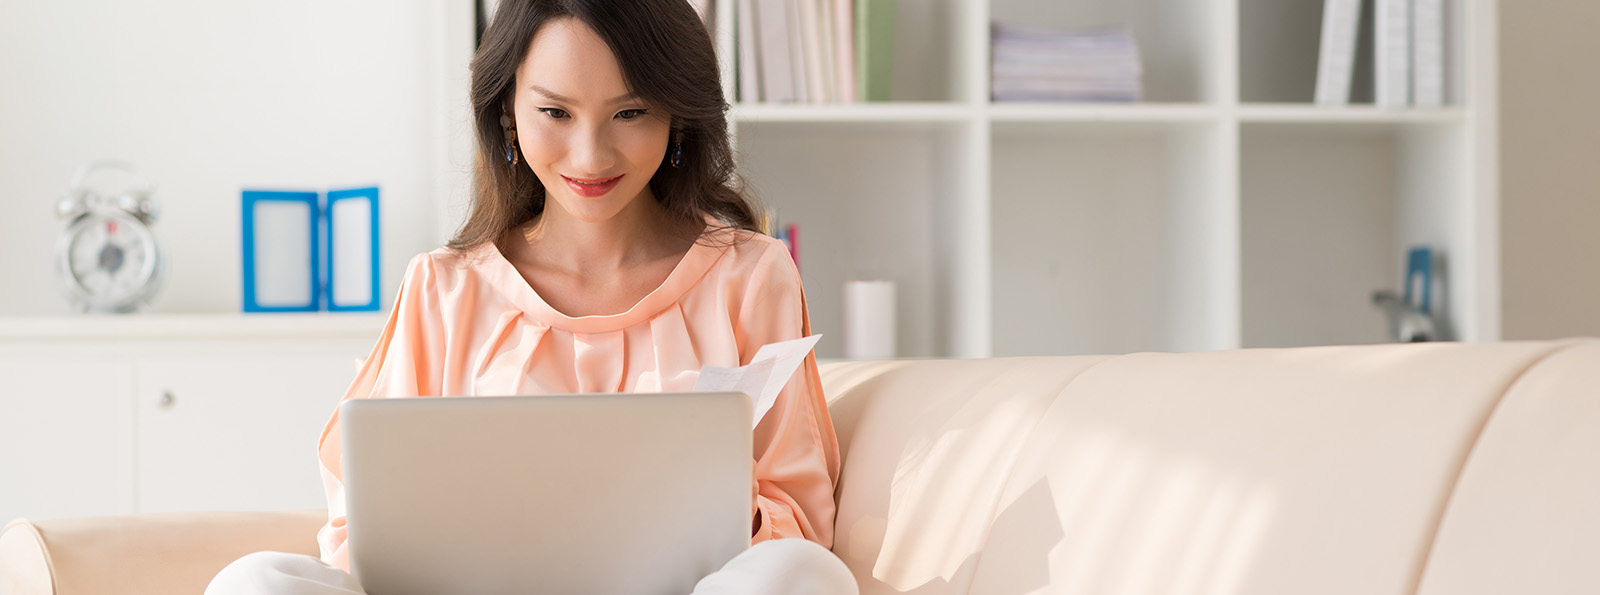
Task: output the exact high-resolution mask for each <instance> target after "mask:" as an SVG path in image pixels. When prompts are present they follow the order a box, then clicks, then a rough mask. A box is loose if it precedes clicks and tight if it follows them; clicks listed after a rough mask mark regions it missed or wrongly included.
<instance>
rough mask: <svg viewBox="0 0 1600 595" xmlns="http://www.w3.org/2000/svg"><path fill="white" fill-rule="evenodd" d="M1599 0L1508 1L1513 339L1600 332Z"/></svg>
mask: <svg viewBox="0 0 1600 595" xmlns="http://www.w3.org/2000/svg"><path fill="white" fill-rule="evenodd" d="M1597 30H1600V3H1597V2H1592V1H1572V0H1516V1H1515V2H1510V1H1503V2H1501V3H1500V85H1501V87H1500V139H1501V150H1500V155H1501V173H1500V176H1501V201H1502V202H1501V211H1502V212H1501V245H1502V257H1501V266H1502V267H1503V269H1502V271H1503V272H1502V279H1503V282H1504V284H1505V285H1504V293H1503V299H1504V308H1503V313H1504V314H1503V315H1504V320H1503V324H1504V336H1505V338H1506V339H1539V338H1557V337H1568V336H1574V335H1590V336H1600V69H1596V67H1595V64H1594V61H1595V58H1596V57H1597V56H1600V36H1597V35H1595V32H1596V31H1597Z"/></svg>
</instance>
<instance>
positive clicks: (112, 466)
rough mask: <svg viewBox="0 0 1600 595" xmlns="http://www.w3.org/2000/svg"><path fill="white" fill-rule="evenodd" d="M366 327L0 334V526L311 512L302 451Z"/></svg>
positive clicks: (78, 328)
mask: <svg viewBox="0 0 1600 595" xmlns="http://www.w3.org/2000/svg"><path fill="white" fill-rule="evenodd" d="M382 323H383V319H382V318H381V317H379V316H376V315H357V316H346V317H333V316H328V317H324V316H284V317H254V318H252V317H238V316H190V317H171V316H148V317H137V318H128V319H104V318H102V319H82V318H69V319H42V320H0V378H4V379H5V382H4V384H3V385H0V518H3V519H10V518H14V517H18V516H27V517H30V518H50V517H63V516H87V515H101V514H120V513H129V512H162V511H190V510H278V509H306V508H321V507H323V506H325V505H326V504H325V501H324V496H323V492H322V483H321V477H320V475H319V473H318V471H317V454H316V445H317V439H318V437H319V436H320V435H321V433H322V429H323V427H324V425H325V424H326V422H327V420H328V418H329V416H330V415H331V414H332V413H333V411H334V408H335V407H337V406H338V403H339V399H340V397H342V396H343V395H344V391H345V389H346V388H347V387H348V386H349V384H350V382H351V380H352V379H354V377H355V373H356V363H357V361H358V359H359V358H362V357H365V356H366V355H367V353H368V352H369V351H370V350H371V348H372V345H373V343H374V342H375V341H376V339H377V337H378V334H379V332H380V331H381V329H382Z"/></svg>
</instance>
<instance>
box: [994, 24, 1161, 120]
mask: <svg viewBox="0 0 1600 595" xmlns="http://www.w3.org/2000/svg"><path fill="white" fill-rule="evenodd" d="M991 40H992V42H993V50H994V52H993V60H994V62H993V69H992V71H991V74H992V77H993V78H992V79H991V82H990V85H991V94H992V96H993V98H994V100H995V101H1138V100H1139V96H1140V92H1141V86H1140V82H1139V79H1140V75H1141V73H1142V69H1141V68H1140V63H1139V44H1138V43H1137V42H1135V41H1134V39H1133V34H1132V33H1131V32H1129V30H1128V29H1127V28H1126V27H1102V28H1093V29H1076V30H1067V31H1048V30H1043V29H1030V28H1023V27H1014V26H1009V25H1001V24H998V23H996V24H994V25H993V27H992V37H991Z"/></svg>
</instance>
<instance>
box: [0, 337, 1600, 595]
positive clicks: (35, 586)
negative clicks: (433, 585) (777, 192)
mask: <svg viewBox="0 0 1600 595" xmlns="http://www.w3.org/2000/svg"><path fill="white" fill-rule="evenodd" d="M823 377H824V382H825V384H826V391H827V394H828V395H829V397H830V401H831V403H832V412H833V417H834V422H835V424H836V425H837V427H838V431H839V440H840V446H841V447H842V448H843V450H844V453H845V461H844V470H843V475H842V477H841V481H840V485H839V494H838V497H839V517H838V523H837V540H836V543H835V546H834V550H835V551H836V552H837V553H838V554H839V555H840V556H841V557H842V558H843V559H844V560H845V561H846V562H847V563H848V564H849V566H850V567H851V569H852V570H853V571H854V572H855V573H856V576H857V577H858V579H859V581H860V583H861V586H862V592H863V593H867V594H876V593H916V594H918V595H945V594H953V593H982V594H994V595H1017V594H1023V593H1096V594H1099V593H1183V594H1189V593H1193V594H1213V593H1215V594H1246V593H1249V594H1285V593H1293V594H1316V593H1329V594H1333V593H1337V594H1371V595H1380V594H1411V593H1423V594H1439V595H1446V594H1449V595H1457V594H1480V593H1481V594H1489V593H1496V594H1499V593H1600V340H1572V341H1561V342H1535V343H1496V344H1471V345H1468V344H1425V345H1388V346H1360V347H1325V348H1302V349H1284V350H1241V351H1228V352H1211V353H1192V354H1151V353H1146V354H1133V355H1124V356H1115V357H1089V356H1085V357H1039V358H996V359H982V360H959V361H938V360H920V361H886V362H853V363H836V364H828V365H826V366H824V369H823ZM321 521H322V515H321V513H319V512H316V511H306V512H258V513H195V514H168V515H131V516H124V517H111V518H98V519H64V520H53V521H42V522H38V523H28V522H25V521H18V522H14V523H12V524H10V525H9V526H8V527H7V528H6V530H5V532H4V534H0V575H3V577H4V578H3V579H0V589H4V591H3V593H5V594H6V595H36V594H54V595H81V594H88V593H105V594H111V593H116V594H122V595H136V594H143V593H161V594H183V593H195V594H197V593H199V592H200V591H201V589H202V588H203V585H204V584H205V582H206V580H207V578H208V577H209V576H210V575H211V573H213V572H215V571H216V569H217V568H220V567H221V566H222V565H223V564H225V563H227V562H228V561H229V560H231V559H233V558H235V557H237V556H239V555H241V554H243V553H246V552H249V551H254V550H261V549H275V550H283V551H298V552H306V553H314V552H315V544H314V541H313V533H314V532H315V530H316V528H317V526H318V525H319V524H320V523H321Z"/></svg>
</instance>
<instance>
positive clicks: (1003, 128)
mask: <svg viewBox="0 0 1600 595" xmlns="http://www.w3.org/2000/svg"><path fill="white" fill-rule="evenodd" d="M733 5H734V2H732V0H724V1H723V2H722V4H721V6H720V7H719V10H720V11H721V14H724V15H731V14H732V7H733ZM1447 5H1448V6H1447V10H1448V11H1449V14H1448V16H1447V43H1446V47H1447V64H1446V69H1447V70H1446V85H1447V97H1446V104H1447V105H1445V106H1444V107H1443V108H1440V109H1431V110H1423V109H1380V108H1377V107H1374V106H1372V105H1371V103H1370V102H1367V103H1360V102H1357V103H1353V104H1352V105H1350V106H1348V107H1342V108H1325V107H1319V106H1316V105H1313V104H1312V103H1311V97H1312V90H1313V86H1314V81H1315V68H1316V51H1317V39H1318V35H1319V31H1320V19H1321V2H1298V3H1288V2H1281V0H1090V1H1088V2H1070V3H1067V2H1045V1H1042V0H987V1H983V0H929V1H927V2H907V1H905V0H902V1H901V2H900V3H899V14H898V22H897V29H898V31H899V34H898V35H897V38H896V47H895V75H894V77H893V85H892V89H893V101H891V102H887V103H873V104H765V103H736V104H735V106H734V109H733V111H732V118H733V126H732V129H733V133H734V136H735V144H736V147H737V149H738V152H739V159H740V163H741V174H742V175H743V176H744V177H745V179H746V180H747V182H748V183H749V184H750V186H751V188H752V189H753V190H754V191H755V194H756V195H757V197H758V198H759V199H760V200H761V201H763V203H764V204H765V205H767V206H769V207H770V208H772V209H773V210H774V211H775V213H776V215H777V217H778V220H779V222H780V223H786V222H794V223H797V224H798V225H799V227H800V232H801V233H800V235H801V237H800V244H801V262H800V264H801V269H802V276H803V277H804V282H805V286H806V290H807V298H808V302H809V305H810V308H811V313H812V323H813V328H814V330H816V331H817V332H821V333H824V334H827V335H833V336H835V337H837V336H840V335H841V334H842V328H841V324H842V323H841V320H840V317H841V313H840V307H841V306H840V302H841V301H842V293H843V290H842V284H843V282H844V281H846V280H849V279H857V278H887V279H893V280H895V281H897V282H898V287H899V296H900V302H899V320H898V323H899V329H900V336H899V343H900V353H901V355H902V356H907V357H921V356H956V357H981V356H990V355H995V356H1005V355H1036V354H1040V355H1042V354H1074V353H1124V352H1133V351H1147V350H1149V351H1191V350H1207V349H1231V348H1239V347H1257V346H1295V345H1320V344H1340V343H1366V342H1377V341H1383V340H1385V338H1386V333H1385V320H1384V318H1383V315H1382V313H1381V312H1380V311H1379V310H1377V309H1376V308H1375V307H1373V306H1372V305H1371V304H1370V296H1371V293H1372V291H1373V290H1376V289H1399V286H1400V281H1401V280H1400V276H1401V274H1402V270H1403V269H1402V267H1403V259H1404V255H1405V254H1404V253H1405V249H1406V248H1407V247H1408V246H1410V245H1413V244H1418V243H1427V244H1431V245H1433V246H1435V248H1436V249H1438V250H1441V251H1442V252H1443V253H1444V255H1445V258H1446V259H1447V260H1446V266H1447V271H1446V272H1447V277H1446V279H1445V283H1446V287H1445V291H1446V292H1447V295H1448V303H1447V306H1446V308H1447V310H1448V313H1447V317H1448V324H1449V326H1450V327H1451V330H1452V331H1453V332H1454V334H1455V336H1456V337H1457V338H1460V339H1463V340H1469V341H1485V340H1495V339H1498V338H1499V326H1500V325H1499V299H1500V298H1499V288H1498V283H1499V270H1498V266H1499V265H1498V260H1497V253H1498V237H1497V233H1498V232H1497V228H1498V221H1497V217H1498V195H1497V191H1496V186H1497V184H1498V174H1497V172H1496V167H1497V166H1496V164H1497V162H1498V159H1497V155H1496V154H1495V151H1496V149H1495V142H1496V120H1495V105H1494V101H1495V98H1494V96H1495V92H1494V91H1495V84H1496V64H1495V55H1496V50H1495V37H1494V22H1495V18H1496V7H1495V3H1494V2H1493V1H1492V0H1449V2H1447ZM991 20H999V21H1001V22H1008V23H1016V24H1028V25H1032V26H1043V27H1078V26H1089V25H1103V24H1112V23H1123V24H1127V25H1128V26H1129V27H1130V28H1131V30H1132V31H1133V34H1134V37H1135V38H1136V39H1137V40H1138V42H1139V44H1140V50H1141V53H1142V56H1143V62H1144V77H1143V83H1144V88H1145V93H1144V97H1145V101H1144V102H1142V103H1136V104H1098V103H1096V104H1074V103H1057V104H1050V103H991V102H990V101H989V100H988V84H989V81H988V63H989V46H988V44H989V29H988V25H989V23H990V21H991ZM719 33H720V34H719V36H718V41H719V44H720V50H721V51H722V55H724V56H731V55H732V54H731V48H733V47H735V46H734V43H735V40H734V38H733V35H732V33H731V31H729V30H728V28H726V27H724V28H723V29H722V30H721V31H720V32H719ZM733 72H734V69H733V68H732V67H731V65H725V68H724V73H725V75H726V76H728V78H727V80H726V81H725V85H726V86H727V87H728V88H729V89H730V94H731V93H732V89H735V88H736V87H737V83H736V81H735V80H734V79H733V78H732V74H733ZM1358 87H1359V85H1358ZM840 345H841V342H840V341H838V340H834V341H828V340H824V341H823V343H822V345H820V346H819V348H818V349H819V352H820V353H821V355H823V356H824V357H836V356H838V355H839V353H840Z"/></svg>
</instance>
